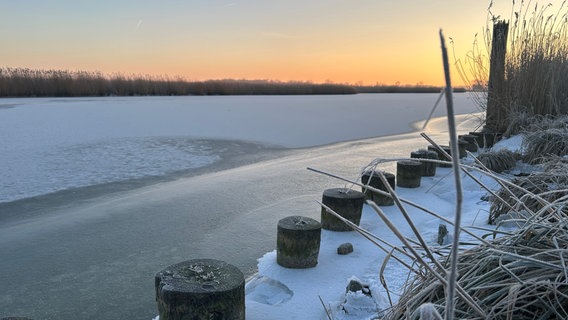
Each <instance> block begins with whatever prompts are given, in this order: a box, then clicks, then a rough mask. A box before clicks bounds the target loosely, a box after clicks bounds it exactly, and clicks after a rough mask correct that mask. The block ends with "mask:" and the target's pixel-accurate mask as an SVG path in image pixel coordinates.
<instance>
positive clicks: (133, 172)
mask: <svg viewBox="0 0 568 320" xmlns="http://www.w3.org/2000/svg"><path fill="white" fill-rule="evenodd" d="M436 96H437V95H432V94H420V95H419V94H389V95H384V94H382V95H381V94H362V95H347V96H325V95H324V96H253V97H246V96H245V97H241V96H237V97H224V96H223V97H108V98H64V99H48V98H38V99H0V107H1V106H4V107H2V108H0V137H2V140H1V143H0V163H2V166H0V202H6V201H12V200H17V199H22V198H27V197H31V196H36V195H42V194H46V193H51V192H54V191H59V190H65V189H72V188H78V187H84V186H90V185H97V184H103V183H111V182H116V181H124V180H128V179H136V178H144V177H148V176H162V175H166V174H170V173H173V172H178V171H184V170H185V171H187V170H191V169H195V168H199V167H204V166H207V165H211V164H213V163H216V162H217V161H219V160H220V159H221V158H222V157H223V156H225V155H226V154H228V153H229V154H230V153H238V152H239V151H238V146H237V147H236V148H232V149H230V150H228V151H227V150H225V149H226V148H227V147H229V148H230V146H229V145H228V143H227V140H246V141H251V142H258V143H262V144H268V145H279V146H284V147H308V146H315V145H324V144H329V143H334V142H338V141H346V140H354V139H361V138H367V137H374V136H384V135H390V134H396V133H402V132H407V131H409V130H411V127H410V123H412V122H414V121H417V120H420V119H422V118H424V117H425V116H426V115H427V114H428V113H429V111H430V108H431V107H432V104H433V102H434V101H435V99H436ZM456 98H457V100H458V103H456V105H457V106H458V108H459V109H458V112H460V111H461V112H470V111H471V110H473V109H474V108H473V103H472V102H471V101H470V100H469V99H468V97H467V95H463V94H462V95H457V96H456ZM439 109H440V108H439ZM440 112H441V111H438V113H437V114H440ZM220 139H221V140H223V141H222V142H220V141H219V140H220ZM222 143H224V144H225V145H221V144H222ZM223 151H226V152H223Z"/></svg>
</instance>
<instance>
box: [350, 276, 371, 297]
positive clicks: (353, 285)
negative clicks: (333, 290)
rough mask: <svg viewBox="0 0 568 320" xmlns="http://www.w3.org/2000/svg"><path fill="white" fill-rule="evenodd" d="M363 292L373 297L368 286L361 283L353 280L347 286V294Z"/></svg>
mask: <svg viewBox="0 0 568 320" xmlns="http://www.w3.org/2000/svg"><path fill="white" fill-rule="evenodd" d="M357 291H361V292H362V293H363V294H364V295H367V296H371V289H370V288H369V285H368V284H365V283H362V282H361V281H358V280H355V279H351V281H349V284H348V285H347V289H346V290H345V293H348V292H357Z"/></svg>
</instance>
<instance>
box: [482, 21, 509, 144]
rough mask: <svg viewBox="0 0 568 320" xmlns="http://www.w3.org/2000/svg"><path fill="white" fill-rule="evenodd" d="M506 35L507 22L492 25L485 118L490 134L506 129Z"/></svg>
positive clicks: (507, 107) (486, 127) (507, 29)
mask: <svg viewBox="0 0 568 320" xmlns="http://www.w3.org/2000/svg"><path fill="white" fill-rule="evenodd" d="M508 34H509V23H508V22H506V21H504V20H499V21H497V22H495V23H494V24H493V38H492V42H491V61H490V65H489V83H488V88H487V111H486V116H485V131H488V132H492V133H503V132H504V131H505V130H506V129H507V122H506V117H507V112H508V109H509V106H508V105H506V104H505V101H506V100H505V99H504V97H503V95H504V94H505V90H504V89H505V55H506V53H507V36H508Z"/></svg>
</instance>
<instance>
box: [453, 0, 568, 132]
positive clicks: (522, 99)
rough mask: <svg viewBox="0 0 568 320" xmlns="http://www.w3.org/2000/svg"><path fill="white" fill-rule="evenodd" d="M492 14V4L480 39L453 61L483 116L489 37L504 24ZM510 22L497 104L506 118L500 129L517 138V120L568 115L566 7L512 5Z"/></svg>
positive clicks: (489, 46)
mask: <svg viewBox="0 0 568 320" xmlns="http://www.w3.org/2000/svg"><path fill="white" fill-rule="evenodd" d="M492 9H493V7H492V2H491V4H490V7H489V10H488V18H487V24H486V27H485V30H484V32H483V34H482V36H478V35H477V34H476V36H475V40H474V43H473V47H472V49H471V50H470V51H469V53H468V54H467V55H466V57H465V59H456V61H455V65H456V69H457V70H458V72H459V75H460V76H461V78H462V80H463V81H464V83H466V84H467V85H469V89H470V90H471V91H473V92H474V94H473V99H474V100H475V102H476V103H477V104H478V106H479V107H480V108H481V109H482V110H486V107H487V87H488V86H487V84H488V78H489V56H490V54H489V52H490V51H491V41H492V35H491V31H492V29H493V24H494V23H495V22H496V21H497V20H499V19H503V18H502V17H500V16H496V15H495V14H494V13H493V12H492V11H491V10H492ZM509 21H510V24H509V32H508V35H509V36H508V44H507V54H506V58H505V59H506V61H505V83H504V91H503V93H502V96H499V97H497V99H498V101H499V104H500V105H501V106H502V107H503V108H505V109H506V112H504V114H506V115H508V117H507V119H501V121H503V122H504V123H503V122H502V123H500V124H499V126H500V127H503V126H504V127H506V128H507V130H506V131H507V133H508V134H516V133H518V132H520V131H519V130H522V127H523V125H522V123H519V121H518V120H520V117H521V118H522V117H528V118H531V117H533V116H535V115H555V116H556V115H562V114H568V6H567V5H566V3H562V5H561V6H560V7H553V6H551V5H550V4H548V5H543V6H539V5H538V4H536V5H534V4H533V3H531V2H530V1H529V2H528V3H527V2H525V1H517V2H513V5H512V9H511V16H510V18H509ZM481 39H482V40H481Z"/></svg>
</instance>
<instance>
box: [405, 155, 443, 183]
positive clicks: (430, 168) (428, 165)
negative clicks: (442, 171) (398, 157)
mask: <svg viewBox="0 0 568 320" xmlns="http://www.w3.org/2000/svg"><path fill="white" fill-rule="evenodd" d="M410 157H411V158H416V159H432V160H438V153H436V152H435V151H431V150H424V149H420V150H416V151H412V152H411V153H410ZM420 163H422V176H423V177H433V176H435V175H436V166H437V165H436V163H435V162H429V161H420Z"/></svg>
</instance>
